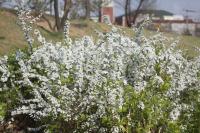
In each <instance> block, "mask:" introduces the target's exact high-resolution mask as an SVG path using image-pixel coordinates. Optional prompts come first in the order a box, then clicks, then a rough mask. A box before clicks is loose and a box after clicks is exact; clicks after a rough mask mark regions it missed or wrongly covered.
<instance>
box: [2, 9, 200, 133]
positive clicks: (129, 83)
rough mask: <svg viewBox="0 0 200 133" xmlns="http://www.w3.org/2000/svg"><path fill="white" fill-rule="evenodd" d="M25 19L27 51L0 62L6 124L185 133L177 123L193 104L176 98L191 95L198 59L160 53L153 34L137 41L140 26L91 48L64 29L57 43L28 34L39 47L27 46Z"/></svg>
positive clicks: (89, 41)
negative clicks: (23, 119) (20, 119)
mask: <svg viewBox="0 0 200 133" xmlns="http://www.w3.org/2000/svg"><path fill="white" fill-rule="evenodd" d="M28 15H29V14H28V13H26V12H25V11H23V10H22V11H20V12H19V18H20V22H21V26H22V29H23V31H24V32H25V36H26V39H27V42H28V43H29V46H30V47H31V50H29V51H28V52H22V51H20V50H19V51H18V52H16V54H15V55H11V56H8V57H7V56H4V57H2V58H1V59H0V90H1V92H2V94H3V95H2V97H4V98H5V99H8V98H9V97H12V96H13V97H12V98H10V99H9V102H8V108H9V109H8V112H10V115H11V117H12V118H13V119H14V121H15V119H16V117H17V116H20V115H25V116H28V117H29V118H30V119H31V120H32V121H35V122H38V123H40V124H39V125H38V126H39V127H35V126H33V127H26V128H27V130H31V131H32V130H34V131H37V130H42V129H43V128H44V131H46V132H58V131H62V132H102V133H104V132H113V133H121V132H128V133H132V132H156V131H158V132H170V131H171V132H173V131H174V132H175V131H176V132H179V131H186V129H187V124H185V123H183V124H180V123H178V121H179V119H181V118H182V117H181V115H183V116H184V117H187V116H189V115H192V114H191V113H190V112H186V110H187V109H190V110H193V111H194V110H195V105H193V104H191V103H190V102H184V101H183V94H187V93H188V92H199V87H200V83H199V70H200V57H196V58H195V59H193V60H187V59H186V58H184V56H182V53H181V51H179V50H175V45H176V43H177V42H174V43H172V44H171V45H170V46H167V45H166V44H167V43H166V42H167V38H166V37H164V36H162V34H160V33H158V34H157V35H153V36H151V37H149V38H147V37H144V36H143V35H142V34H141V30H140V29H142V28H141V27H140V29H139V30H136V32H135V35H134V36H135V37H133V38H129V37H126V36H125V35H123V34H121V33H120V32H119V31H118V29H117V28H116V27H113V28H112V30H111V31H110V32H108V33H106V34H100V36H99V38H98V39H97V41H94V40H93V38H92V37H89V36H85V37H83V38H81V39H76V40H74V41H73V40H72V39H71V38H70V37H69V22H67V23H66V25H65V27H64V40H63V41H61V42H58V43H52V42H49V41H47V40H46V39H45V38H44V37H43V36H42V35H41V34H40V32H39V30H37V29H35V30H34V36H35V37H36V38H37V41H38V42H39V43H40V44H41V45H40V46H37V47H33V46H32V44H33V42H34V41H33V39H34V37H32V36H31V34H29V33H30V32H31V31H32V27H31V25H30V24H31V23H32V21H31V23H29V26H27V21H28V20H29V19H26V18H27V17H28ZM24 16H25V17H24ZM28 18H29V17H28ZM35 41H36V40H35ZM11 94H12V96H10V95H11ZM197 98H198V99H199V97H197ZM184 112H185V113H184ZM180 117H181V118H180Z"/></svg>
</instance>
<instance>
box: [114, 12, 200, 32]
mask: <svg viewBox="0 0 200 133" xmlns="http://www.w3.org/2000/svg"><path fill="white" fill-rule="evenodd" d="M132 13H133V14H134V11H133V12H132ZM147 17H150V18H151V20H152V24H151V25H149V26H148V27H147V28H148V29H150V30H160V31H165V32H175V33H178V34H189V35H200V23H198V22H194V21H193V20H192V19H188V18H185V17H184V16H183V15H174V14H172V13H170V12H168V11H164V10H140V11H139V15H138V17H137V18H136V25H138V24H140V23H141V22H142V21H144V19H145V18H147ZM116 23H117V24H118V25H122V26H126V18H125V15H121V16H119V17H117V18H116Z"/></svg>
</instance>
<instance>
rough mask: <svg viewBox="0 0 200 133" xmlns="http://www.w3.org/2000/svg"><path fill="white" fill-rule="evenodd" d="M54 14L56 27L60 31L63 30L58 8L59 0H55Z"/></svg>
mask: <svg viewBox="0 0 200 133" xmlns="http://www.w3.org/2000/svg"><path fill="white" fill-rule="evenodd" d="M54 13H55V14H54V15H55V22H56V28H57V30H58V31H61V22H60V17H59V9H58V0H54Z"/></svg>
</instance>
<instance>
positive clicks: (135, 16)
mask: <svg viewBox="0 0 200 133" xmlns="http://www.w3.org/2000/svg"><path fill="white" fill-rule="evenodd" d="M143 2H144V0H140V3H139V5H138V7H137V9H136V10H135V13H134V16H133V20H132V23H133V24H135V21H136V18H137V16H138V14H139V11H140V8H141V6H142V3H143Z"/></svg>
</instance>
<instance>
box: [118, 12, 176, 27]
mask: <svg viewBox="0 0 200 133" xmlns="http://www.w3.org/2000/svg"><path fill="white" fill-rule="evenodd" d="M131 14H135V11H132V12H131ZM164 16H173V13H171V12H168V11H164V10H139V13H138V17H137V18H136V23H135V24H136V25H137V24H138V23H141V22H142V21H143V20H144V19H145V18H147V17H151V18H152V19H154V20H160V19H163V18H164ZM115 20H116V21H115V22H116V24H118V25H122V26H126V17H125V14H124V15H121V16H118V17H116V19H115Z"/></svg>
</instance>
